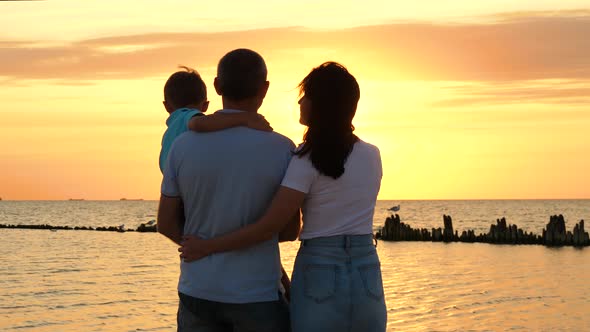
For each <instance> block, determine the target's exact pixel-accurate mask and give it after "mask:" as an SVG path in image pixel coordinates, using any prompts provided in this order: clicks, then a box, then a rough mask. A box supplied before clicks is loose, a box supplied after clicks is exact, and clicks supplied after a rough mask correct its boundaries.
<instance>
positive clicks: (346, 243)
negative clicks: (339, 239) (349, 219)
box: [344, 235, 350, 249]
mask: <svg viewBox="0 0 590 332" xmlns="http://www.w3.org/2000/svg"><path fill="white" fill-rule="evenodd" d="M344 248H347V249H348V248H350V235H344Z"/></svg>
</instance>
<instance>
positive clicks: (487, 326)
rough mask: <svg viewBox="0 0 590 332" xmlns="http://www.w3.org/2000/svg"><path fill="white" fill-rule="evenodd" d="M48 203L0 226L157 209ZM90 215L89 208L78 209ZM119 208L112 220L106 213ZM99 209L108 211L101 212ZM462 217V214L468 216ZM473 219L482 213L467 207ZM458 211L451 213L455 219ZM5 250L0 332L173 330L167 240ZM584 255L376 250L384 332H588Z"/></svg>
mask: <svg viewBox="0 0 590 332" xmlns="http://www.w3.org/2000/svg"><path fill="white" fill-rule="evenodd" d="M4 203H7V202H2V203H1V204H4ZM44 203H45V205H43V204H41V206H37V208H36V209H35V211H31V213H30V214H29V215H28V216H27V217H26V218H22V219H21V218H20V217H18V216H16V217H15V216H14V213H12V212H11V213H6V212H8V210H9V209H7V208H6V205H3V206H0V211H2V212H0V223H7V221H6V218H15V219H18V220H19V221H20V222H19V223H52V224H60V225H76V224H74V223H73V222H74V221H76V222H77V225H93V226H96V225H107V226H108V225H116V224H118V223H121V220H125V222H126V223H128V224H129V225H133V223H136V224H139V223H140V222H145V221H147V220H149V219H151V218H153V214H154V211H155V203H154V202H133V203H129V202H128V203H124V204H122V205H121V204H119V202H110V203H105V202H98V203H92V202H72V203H70V204H74V205H76V204H78V203H79V205H81V207H76V208H71V207H70V209H69V214H68V215H63V214H62V213H61V212H59V213H58V212H55V211H54V212H51V211H53V210H51V209H54V210H55V209H57V210H58V211H61V210H60V209H61V208H62V207H64V206H67V205H68V203H69V202H65V204H61V203H59V204H57V205H58V206H59V207H56V205H53V206H51V204H49V203H47V202H44ZM86 203H92V204H87V205H86V207H84V204H86ZM31 204H32V206H34V204H33V203H31ZM47 204H49V205H47ZM101 204H102V205H101ZM116 204H119V205H120V206H119V208H116V209H114V208H112V207H113V206H117V205H116ZM387 204H389V203H382V206H380V207H379V208H380V210H379V209H378V211H377V213H376V220H377V221H379V220H381V222H382V220H383V219H384V216H386V215H387V211H386V206H387ZM441 204H444V203H441ZM103 205H106V206H107V207H109V206H110V207H109V208H108V209H104V208H101V209H98V207H100V206H103ZM409 205H410V204H405V203H402V211H400V212H405V213H407V214H411V213H416V214H417V212H415V211H418V210H419V206H418V207H416V208H415V209H414V208H412V207H411V206H409ZM574 205H575V204H574ZM468 206H469V204H465V207H464V208H462V209H464V210H465V211H467V210H468V209H469V207H468ZM586 206H588V204H587V202H584V206H583V207H581V208H578V209H577V210H575V212H571V211H570V213H578V214H580V215H583V214H584V213H587V211H588V210H587V207H586ZM21 208H22V206H21ZM30 208H31V205H29V206H28V207H27V210H28V209H30ZM404 208H405V209H406V211H404V210H403V209H404ZM562 208H563V207H562ZM39 210H41V211H42V212H45V217H44V219H43V220H40V219H38V218H37V219H36V218H35V217H34V216H35V215H36V214H43V213H42V212H38V211H39ZM106 210H108V211H106ZM408 210H409V211H408ZM472 210H478V209H477V208H473V205H472ZM480 210H482V211H479V210H478V212H477V211H476V212H472V216H471V217H472V219H477V218H479V217H477V216H483V215H486V214H488V215H494V213H491V212H489V205H488V206H487V208H486V209H480ZM537 210H538V209H537V208H535V207H534V206H533V207H529V208H528V209H527V211H526V212H514V214H515V215H523V216H526V217H527V218H529V219H532V220H535V226H534V230H535V231H539V230H540V229H541V228H542V226H543V225H544V223H546V221H545V220H544V219H543V220H540V221H536V220H538V219H539V217H538V216H537V215H538V214H539V213H540V212H535V211H537ZM460 211H462V210H461V209H457V210H455V211H454V213H455V214H457V215H458V216H460V215H461V214H462V212H460ZM531 211H533V212H531ZM565 212H568V211H564V213H565ZM428 213H430V212H428ZM428 213H422V216H421V217H418V216H416V217H414V218H415V219H416V221H415V222H416V223H418V222H419V221H418V218H422V219H423V220H429V219H428V218H430V217H428V215H429V214H428ZM543 213H545V212H543ZM16 214H17V215H20V213H16ZM432 214H433V215H434V212H433V213H432ZM473 215H476V217H473ZM529 215H531V216H529ZM7 216H8V217H7ZM57 216H59V218H58V217H57ZM115 217H116V220H115ZM436 217H437V218H438V219H440V220H435V221H429V222H432V223H434V225H432V226H436V227H439V226H441V225H438V224H442V217H440V215H437V216H436ZM471 217H470V218H471ZM496 217H499V216H495V215H494V217H493V218H496ZM3 218H4V219H3ZM403 218H405V217H403ZM407 218H408V219H410V217H407ZM463 218H464V217H463ZM513 218H514V217H513ZM547 219H548V217H547ZM31 220H32V221H31ZM93 221H95V222H96V223H95V222H93ZM424 223H426V221H424ZM470 223H474V222H470ZM416 225H417V226H418V224H416ZM456 227H457V226H456ZM479 227H480V228H482V229H487V227H489V225H488V226H486V225H480V226H479ZM537 229H538V230H537ZM0 238H1V239H2V242H1V243H2V245H1V246H0V255H1V257H2V260H0V317H1V319H0V330H2V331H148V330H149V331H171V330H174V329H175V325H176V306H177V296H176V283H177V280H178V256H177V252H176V248H175V246H174V245H173V244H172V243H171V242H170V241H168V240H166V239H164V238H163V237H162V236H160V235H158V234H154V233H148V234H139V233H110V232H109V233H103V232H91V231H58V232H49V231H44V230H7V229H0ZM297 247H298V244H297V243H287V244H283V245H281V249H282V250H281V251H282V258H283V263H284V265H285V267H286V269H287V270H288V271H289V272H290V270H291V267H292V263H293V259H294V256H295V254H296V250H297ZM588 249H590V248H585V249H574V248H545V247H542V246H512V245H487V244H462V243H453V244H443V243H430V242H422V243H417V242H389V243H388V242H379V246H378V251H379V255H380V257H381V262H382V271H383V280H384V288H385V296H386V300H387V305H388V319H389V320H388V324H389V325H388V326H389V329H390V330H399V331H435V330H436V331H466V330H475V331H484V330H515V331H517V330H521V331H530V330H534V331H554V330H560V331H581V330H584V329H585V328H586V327H587V326H590V317H589V315H588V312H590V311H589V309H590V306H589V303H590V283H589V282H588V281H587V280H586V276H588V275H590V250H588Z"/></svg>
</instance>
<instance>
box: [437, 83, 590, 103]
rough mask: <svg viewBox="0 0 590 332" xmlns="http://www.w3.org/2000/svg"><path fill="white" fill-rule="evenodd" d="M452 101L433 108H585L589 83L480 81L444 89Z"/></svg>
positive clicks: (446, 101) (440, 101)
mask: <svg viewBox="0 0 590 332" xmlns="http://www.w3.org/2000/svg"><path fill="white" fill-rule="evenodd" d="M443 89H444V90H446V91H447V92H448V93H446V95H449V96H454V97H453V98H448V99H443V100H439V101H437V102H434V103H432V106H434V107H452V108H455V107H470V106H480V105H481V106H494V105H510V104H513V105H516V104H521V105H522V104H539V103H543V104H552V105H569V106H584V105H588V104H590V80H586V79H583V80H536V81H507V82H478V83H473V84H468V85H456V86H448V87H445V88H443Z"/></svg>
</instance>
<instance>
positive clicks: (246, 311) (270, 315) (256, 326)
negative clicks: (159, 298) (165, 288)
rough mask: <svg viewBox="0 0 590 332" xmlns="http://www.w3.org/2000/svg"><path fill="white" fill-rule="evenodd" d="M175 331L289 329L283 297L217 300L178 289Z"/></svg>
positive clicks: (276, 331) (267, 331)
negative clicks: (247, 301)
mask: <svg viewBox="0 0 590 332" xmlns="http://www.w3.org/2000/svg"><path fill="white" fill-rule="evenodd" d="M178 296H179V297H180V303H179V305H178V316H177V323H178V332H259V331H260V332H283V331H290V328H289V307H288V305H287V303H286V302H285V301H284V300H278V301H270V302H256V303H245V304H234V303H221V302H214V301H208V300H203V299H198V298H195V297H192V296H188V295H185V294H182V293H178Z"/></svg>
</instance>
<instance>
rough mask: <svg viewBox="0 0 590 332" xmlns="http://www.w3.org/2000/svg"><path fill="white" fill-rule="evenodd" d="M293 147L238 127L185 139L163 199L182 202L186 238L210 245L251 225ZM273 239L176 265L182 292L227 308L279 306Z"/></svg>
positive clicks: (177, 147)
mask: <svg viewBox="0 0 590 332" xmlns="http://www.w3.org/2000/svg"><path fill="white" fill-rule="evenodd" d="M293 148H294V145H293V143H292V142H291V141H290V140H289V139H288V138H286V137H284V136H281V135H279V134H276V133H268V132H261V131H255V130H252V129H247V128H244V127H237V128H233V129H228V130H224V131H219V132H213V133H207V134H199V133H193V132H190V133H186V134H183V135H181V136H180V137H179V138H178V139H177V140H176V142H175V143H174V145H173V147H172V149H171V151H170V158H169V164H168V167H167V169H166V171H165V176H164V178H165V179H164V182H163V184H162V193H163V194H164V195H169V196H181V197H182V199H183V202H184V204H185V209H184V212H185V216H186V223H185V226H184V234H191V235H197V236H199V237H202V238H210V237H214V236H219V235H222V234H225V233H228V232H231V231H234V230H236V229H238V228H240V227H242V226H244V225H246V224H249V223H253V222H255V221H256V220H257V219H258V218H259V217H261V216H262V215H263V214H264V212H265V210H266V208H267V207H268V206H269V205H270V202H271V200H272V197H273V195H274V193H275V191H276V190H277V189H278V186H279V185H280V183H281V180H282V178H283V175H284V173H285V170H286V169H287V166H288V164H289V160H290V158H291V151H292V150H293ZM279 278H280V256H279V250H278V242H277V239H276V237H275V238H274V239H272V240H270V241H266V242H263V243H261V244H259V245H256V246H253V247H251V248H248V249H246V250H241V251H235V252H227V253H220V254H214V255H211V256H208V257H206V258H204V259H202V260H199V261H196V262H192V263H184V262H183V263H182V264H181V276H180V281H179V286H178V289H179V291H180V292H181V293H184V294H187V295H190V296H193V297H196V298H201V299H206V300H211V301H217V302H225V303H249V302H262V301H272V300H276V299H277V286H278V284H277V282H278V280H279Z"/></svg>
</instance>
